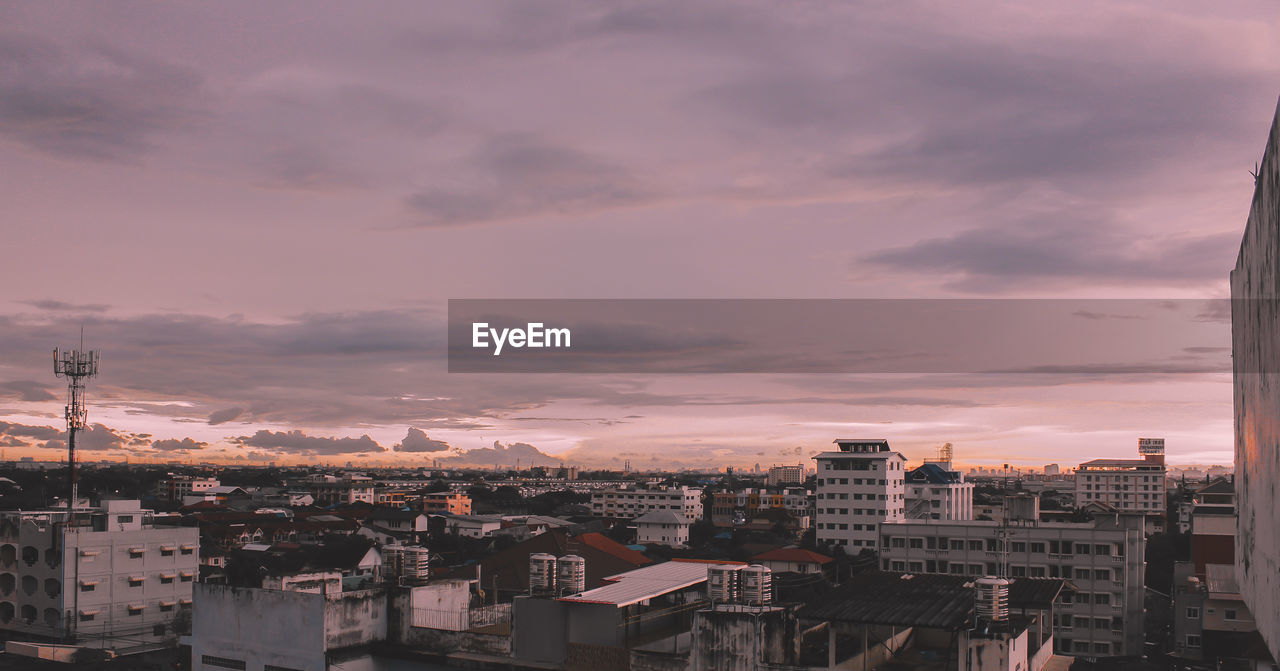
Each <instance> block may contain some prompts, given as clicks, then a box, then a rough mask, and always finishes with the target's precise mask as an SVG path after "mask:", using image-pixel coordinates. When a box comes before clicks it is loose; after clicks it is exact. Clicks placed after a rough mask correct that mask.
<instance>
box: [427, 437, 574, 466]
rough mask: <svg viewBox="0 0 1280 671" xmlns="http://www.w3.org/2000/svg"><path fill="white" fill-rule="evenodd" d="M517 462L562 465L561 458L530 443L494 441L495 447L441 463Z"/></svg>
mask: <svg viewBox="0 0 1280 671" xmlns="http://www.w3.org/2000/svg"><path fill="white" fill-rule="evenodd" d="M517 461H519V462H520V465H521V466H550V465H554V464H559V463H560V458H559V457H553V456H551V455H549V454H546V453H545V452H542V451H541V450H539V449H538V448H536V447H534V446H532V445H530V444H528V443H508V444H506V445H503V444H502V443H500V442H498V441H496V440H495V441H493V447H478V448H475V449H473V450H467V451H465V452H463V453H462V454H459V455H456V456H452V457H444V458H441V459H440V462H441V463H449V464H454V465H460V466H463V465H466V466H493V465H495V464H496V465H499V466H509V465H514V464H515V463H516V462H517Z"/></svg>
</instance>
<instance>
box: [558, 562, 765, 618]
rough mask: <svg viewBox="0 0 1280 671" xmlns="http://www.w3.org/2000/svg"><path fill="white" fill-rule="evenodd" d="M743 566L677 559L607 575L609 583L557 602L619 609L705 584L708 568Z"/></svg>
mask: <svg viewBox="0 0 1280 671" xmlns="http://www.w3.org/2000/svg"><path fill="white" fill-rule="evenodd" d="M745 565H746V564H744V563H743V562H734V561H725V562H717V561H712V562H705V561H680V560H678V559H677V560H673V561H669V562H663V563H661V564H652V565H650V566H644V567H641V568H638V569H635V570H634V571H627V572H626V573H619V574H617V575H611V576H608V577H606V578H604V581H605V582H607V583H609V584H607V585H604V586H603V587H597V588H595V589H589V590H587V591H585V592H583V593H581V594H574V595H572V596H565V597H560V601H569V602H576V603H598V604H612V605H614V606H617V607H619V608H622V607H623V606H630V605H632V604H635V603H639V602H641V601H646V600H648V599H653V598H656V597H659V596H662V595H663V594H668V593H670V592H675V591H679V590H682V589H687V588H689V587H693V586H694V585H697V584H698V583H701V582H706V580H707V567H709V566H745Z"/></svg>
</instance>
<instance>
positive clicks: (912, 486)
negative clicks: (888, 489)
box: [906, 463, 973, 520]
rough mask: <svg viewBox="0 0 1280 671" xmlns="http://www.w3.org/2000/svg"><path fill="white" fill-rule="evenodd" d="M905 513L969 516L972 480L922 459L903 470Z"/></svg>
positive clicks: (919, 516)
mask: <svg viewBox="0 0 1280 671" xmlns="http://www.w3.org/2000/svg"><path fill="white" fill-rule="evenodd" d="M906 479H907V489H906V492H907V506H906V508H907V517H910V518H916V519H925V518H927V519H933V520H971V519H973V483H972V482H965V479H964V473H961V472H959V471H953V470H948V469H944V468H942V467H941V466H940V465H938V464H932V463H926V464H924V465H922V466H920V467H919V468H916V469H913V470H911V471H909V472H908V473H907V476H906Z"/></svg>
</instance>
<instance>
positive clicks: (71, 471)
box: [53, 335, 102, 516]
mask: <svg viewBox="0 0 1280 671" xmlns="http://www.w3.org/2000/svg"><path fill="white" fill-rule="evenodd" d="M80 340H81V342H80V349H73V350H70V351H59V350H58V349H57V348H55V349H54V350H53V374H54V376H56V377H65V378H67V408H66V411H67V489H68V492H67V495H68V498H67V514H68V516H70V515H71V513H72V511H73V510H74V509H75V505H76V502H77V501H79V494H80V492H79V486H78V483H77V481H76V434H77V433H79V432H81V431H83V430H84V429H85V427H86V426H87V424H86V421H87V420H88V417H89V409H88V407H87V406H86V405H85V381H86V380H88V379H89V378H91V377H93V376H95V375H97V374H98V361H99V360H100V359H101V357H102V353H101V351H99V350H86V349H84V337H83V335H82V336H81V339H80Z"/></svg>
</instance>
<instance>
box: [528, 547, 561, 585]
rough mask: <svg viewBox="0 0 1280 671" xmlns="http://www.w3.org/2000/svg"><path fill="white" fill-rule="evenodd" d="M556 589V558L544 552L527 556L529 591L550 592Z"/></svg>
mask: <svg viewBox="0 0 1280 671" xmlns="http://www.w3.org/2000/svg"><path fill="white" fill-rule="evenodd" d="M555 588H556V557H555V555H549V554H547V553H545V552H538V553H535V554H531V555H529V591H530V592H539V591H551V590H554V589H555Z"/></svg>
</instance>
